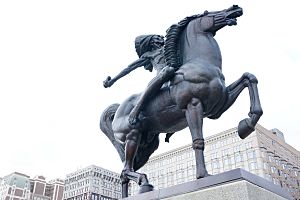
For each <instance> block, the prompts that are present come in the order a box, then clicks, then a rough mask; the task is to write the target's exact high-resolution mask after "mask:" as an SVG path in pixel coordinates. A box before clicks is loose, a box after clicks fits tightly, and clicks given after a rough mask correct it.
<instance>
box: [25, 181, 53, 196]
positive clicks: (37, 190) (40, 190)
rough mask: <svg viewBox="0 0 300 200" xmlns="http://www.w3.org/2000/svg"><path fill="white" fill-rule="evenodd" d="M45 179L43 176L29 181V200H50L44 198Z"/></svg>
mask: <svg viewBox="0 0 300 200" xmlns="http://www.w3.org/2000/svg"><path fill="white" fill-rule="evenodd" d="M46 186H47V183H46V178H45V177H44V176H36V177H34V178H33V179H30V193H31V194H30V199H31V200H50V197H48V196H46V194H45V192H46Z"/></svg>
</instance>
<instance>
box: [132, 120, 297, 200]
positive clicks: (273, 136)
mask: <svg viewBox="0 0 300 200" xmlns="http://www.w3.org/2000/svg"><path fill="white" fill-rule="evenodd" d="M205 145H206V146H205V153H204V154H205V162H206V168H207V170H208V172H209V173H210V174H212V175H213V174H218V173H222V172H225V171H228V170H231V169H235V168H242V169H245V170H247V171H249V172H251V173H253V174H256V175H258V176H261V177H263V178H265V179H267V180H269V181H272V182H273V183H274V184H277V185H280V186H281V187H283V188H285V189H286V190H288V191H289V192H290V193H291V194H292V195H293V196H294V197H295V198H296V199H300V189H299V188H300V152H299V151H297V150H296V149H294V148H293V147H291V146H290V145H288V144H287V143H286V142H285V141H284V136H283V134H282V133H281V132H280V131H279V130H277V129H272V130H267V129H265V128H264V127H262V126H260V125H257V126H256V128H255V132H253V133H252V134H251V135H250V136H248V137H247V138H246V139H244V140H242V139H240V138H239V136H238V134H237V129H236V128H233V129H230V130H227V131H224V132H221V133H218V134H215V135H213V136H210V137H207V138H206V139H205ZM195 171H196V169H195V157H194V151H193V149H192V148H191V145H186V146H183V147H180V148H177V149H174V150H172V151H169V152H166V153H163V154H160V155H157V156H154V157H151V158H150V159H149V161H148V162H147V164H146V165H145V166H144V167H143V168H141V170H140V172H142V173H146V174H147V175H148V178H149V180H150V182H151V183H152V184H153V185H154V187H155V188H156V189H160V188H165V187H169V186H172V185H176V184H180V183H184V182H187V181H191V180H195ZM137 191H138V188H137V185H136V184H133V185H132V191H131V192H132V193H133V194H135V193H136V192H137Z"/></svg>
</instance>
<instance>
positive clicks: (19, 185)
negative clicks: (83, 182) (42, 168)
mask: <svg viewBox="0 0 300 200" xmlns="http://www.w3.org/2000/svg"><path fill="white" fill-rule="evenodd" d="M63 190H64V180H61V179H55V180H53V181H50V182H46V179H45V177H43V176H36V177H34V178H30V177H29V176H27V175H25V174H22V173H18V172H14V173H12V174H10V175H7V176H5V177H3V179H2V180H1V181H0V200H62V196H63Z"/></svg>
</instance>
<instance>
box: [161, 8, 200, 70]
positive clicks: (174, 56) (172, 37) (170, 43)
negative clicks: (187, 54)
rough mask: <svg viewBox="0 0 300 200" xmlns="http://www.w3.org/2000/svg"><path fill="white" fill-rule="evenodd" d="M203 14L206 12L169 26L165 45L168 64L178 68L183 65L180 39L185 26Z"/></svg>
mask: <svg viewBox="0 0 300 200" xmlns="http://www.w3.org/2000/svg"><path fill="white" fill-rule="evenodd" d="M203 15H205V14H198V15H192V16H189V17H186V18H184V19H183V20H181V21H180V22H178V23H177V24H173V25H172V26H170V28H168V30H167V34H166V42H165V46H164V54H165V55H164V56H165V59H166V63H167V65H168V66H171V67H174V68H175V69H178V68H179V67H180V66H181V65H182V62H181V58H180V46H179V41H178V40H179V38H180V35H181V32H182V31H183V30H184V29H185V27H186V26H187V25H188V24H189V22H190V21H192V20H193V19H196V18H199V17H202V16H203Z"/></svg>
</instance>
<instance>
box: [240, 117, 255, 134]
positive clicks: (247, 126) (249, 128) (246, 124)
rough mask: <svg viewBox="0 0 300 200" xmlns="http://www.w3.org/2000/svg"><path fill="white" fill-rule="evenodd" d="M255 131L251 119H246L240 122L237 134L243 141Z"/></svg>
mask: <svg viewBox="0 0 300 200" xmlns="http://www.w3.org/2000/svg"><path fill="white" fill-rule="evenodd" d="M254 130H255V128H254V126H253V125H252V124H251V119H250V118H246V119H243V120H242V121H240V123H239V126H238V134H239V136H240V138H241V139H245V138H246V137H248V135H250V134H251V133H252V132H253V131H254Z"/></svg>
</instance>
